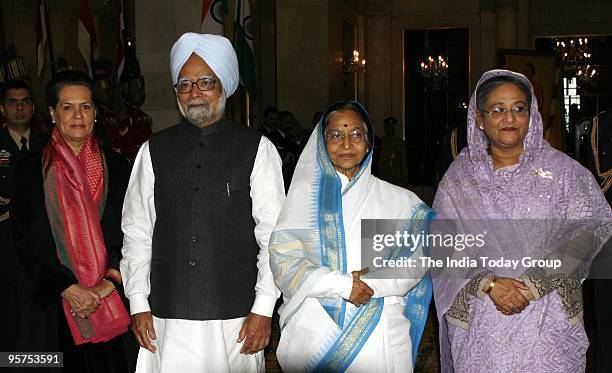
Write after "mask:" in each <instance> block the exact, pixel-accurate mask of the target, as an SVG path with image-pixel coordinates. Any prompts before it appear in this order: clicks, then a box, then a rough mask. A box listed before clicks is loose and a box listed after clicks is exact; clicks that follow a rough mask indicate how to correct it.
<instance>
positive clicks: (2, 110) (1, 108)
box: [0, 105, 4, 115]
mask: <svg viewBox="0 0 612 373" xmlns="http://www.w3.org/2000/svg"><path fill="white" fill-rule="evenodd" d="M0 113H2V115H4V105H0Z"/></svg>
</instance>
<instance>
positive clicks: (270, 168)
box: [120, 137, 285, 373]
mask: <svg viewBox="0 0 612 373" xmlns="http://www.w3.org/2000/svg"><path fill="white" fill-rule="evenodd" d="M154 185H155V174H154V172H153V166H152V163H151V155H150V153H149V142H148V141H147V142H146V143H144V144H143V146H142V147H141V148H140V151H139V152H138V155H137V157H136V160H135V162H134V167H133V169H132V174H131V176H130V182H129V185H128V188H127V192H126V195H125V202H124V205H123V215H122V221H121V228H122V230H123V233H124V242H123V249H122V253H123V259H122V260H121V263H120V267H121V275H122V277H123V283H124V287H125V295H126V297H127V298H128V299H129V301H130V312H131V314H132V315H133V314H136V313H140V312H148V311H151V308H150V306H149V302H148V296H149V294H150V292H151V284H150V280H149V279H150V273H151V254H152V246H151V244H152V237H153V227H154V226H155V220H156V213H155V196H154ZM250 188H251V191H250V196H251V200H252V206H253V207H252V215H253V219H254V221H255V224H256V225H255V229H254V233H255V239H256V240H257V244H258V245H259V247H260V250H259V254H258V256H257V268H258V275H257V283H256V285H255V289H254V290H255V302H254V304H253V307H252V308H251V312H252V313H256V314H258V315H262V316H267V317H271V316H272V313H273V311H274V305H275V303H276V299H277V298H278V297H279V295H280V292H279V290H278V289H277V288H276V285H275V284H274V279H273V276H272V272H271V271H270V266H269V260H268V259H269V254H268V242H269V239H270V234H271V232H272V229H273V228H274V225H275V224H276V219H277V217H278V214H279V212H280V210H281V207H282V204H283V202H284V197H285V193H284V186H283V176H282V170H281V160H280V157H279V155H278V152H277V151H276V148H275V147H274V145H273V144H272V143H271V142H270V141H269V140H268V139H267V138H265V137H262V138H261V141H260V143H259V147H258V149H257V155H256V157H255V163H254V165H253V170H252V172H251V175H250ZM252 290H253V289H244V291H245V292H248V291H252ZM202 296H204V294H202ZM243 321H244V318H239V319H232V320H209V321H197V320H182V319H181V320H178V319H159V318H156V317H154V324H155V331H156V334H157V339H156V340H154V341H153V344H155V345H156V346H157V352H156V353H155V354H153V353H151V352H149V351H148V350H146V349H143V348H141V349H140V352H139V354H138V363H137V372H143V373H144V372H147V373H149V372H164V373H166V372H168V373H174V372H181V373H189V372H205V371H206V372H209V371H214V372H261V371H263V369H264V362H263V352H262V351H260V352H259V353H257V354H255V355H242V354H240V353H239V351H240V348H241V346H242V343H241V344H238V343H236V340H237V338H238V333H239V331H240V328H241V326H242V322H243Z"/></svg>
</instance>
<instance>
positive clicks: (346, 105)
mask: <svg viewBox="0 0 612 373" xmlns="http://www.w3.org/2000/svg"><path fill="white" fill-rule="evenodd" d="M339 111H352V112H354V113H356V114H357V115H359V118H361V121H362V122H363V125H364V126H365V128H366V131H367V135H366V144H368V145H370V144H372V136H373V135H374V134H373V133H372V129H371V128H369V127H368V123H369V122H370V119H369V118H367V117H366V116H365V113H363V112H362V110H360V109H359V108H358V107H357V105H355V104H354V103H352V102H340V103H338V104H335V105H332V106H331V107H330V111H329V112H328V113H327V114H326V115H325V118H324V121H323V128H321V130H322V131H323V132H325V128H327V125H328V124H329V118H331V117H332V115H334V114H336V113H337V112H339Z"/></svg>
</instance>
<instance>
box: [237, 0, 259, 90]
mask: <svg viewBox="0 0 612 373" xmlns="http://www.w3.org/2000/svg"><path fill="white" fill-rule="evenodd" d="M252 23H253V19H252V18H251V7H250V4H249V0H237V1H236V20H235V22H234V49H235V50H236V55H237V56H238V64H239V66H240V81H241V83H242V84H243V85H244V86H245V87H246V89H247V91H248V92H249V94H250V95H251V98H252V99H253V100H255V99H256V98H257V77H256V76H255V58H254V57H253V33H252V26H253V25H252Z"/></svg>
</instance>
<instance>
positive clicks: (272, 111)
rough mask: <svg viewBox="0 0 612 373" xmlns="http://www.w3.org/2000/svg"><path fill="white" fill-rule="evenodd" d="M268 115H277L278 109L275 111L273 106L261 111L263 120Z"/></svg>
mask: <svg viewBox="0 0 612 373" xmlns="http://www.w3.org/2000/svg"><path fill="white" fill-rule="evenodd" d="M270 113H276V114H278V109H276V108H275V107H274V106H268V107H266V108H265V109H264V111H263V116H264V118H265V117H267V116H268V115H269V114H270Z"/></svg>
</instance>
